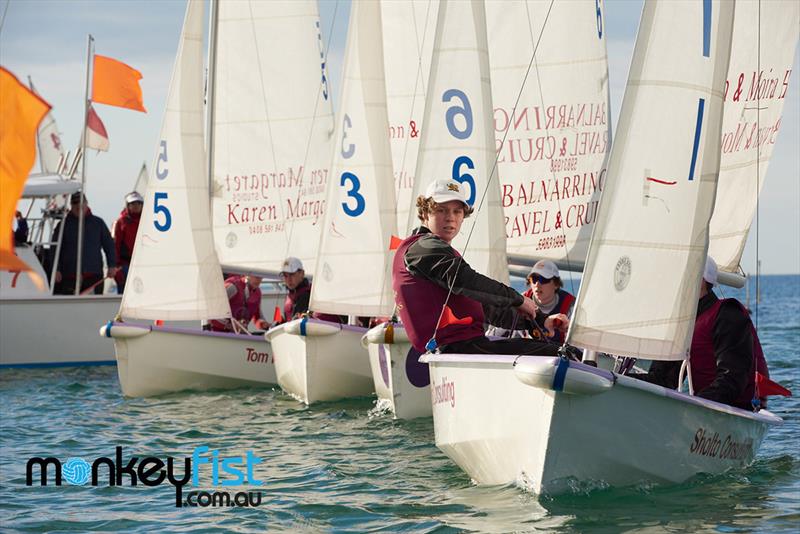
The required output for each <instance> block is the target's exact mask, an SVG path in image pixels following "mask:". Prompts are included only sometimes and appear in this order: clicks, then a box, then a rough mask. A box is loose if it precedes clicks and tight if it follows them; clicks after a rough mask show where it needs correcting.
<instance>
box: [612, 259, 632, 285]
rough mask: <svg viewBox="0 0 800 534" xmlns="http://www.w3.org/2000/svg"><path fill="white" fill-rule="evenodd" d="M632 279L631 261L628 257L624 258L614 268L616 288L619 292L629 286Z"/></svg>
mask: <svg viewBox="0 0 800 534" xmlns="http://www.w3.org/2000/svg"><path fill="white" fill-rule="evenodd" d="M630 279H631V259H630V258H629V257H628V256H622V257H621V258H620V259H619V260H618V261H617V265H616V267H614V288H615V289H616V290H617V291H622V290H623V289H625V288H626V287H627V286H628V282H629V281H630Z"/></svg>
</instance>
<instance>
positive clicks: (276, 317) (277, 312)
mask: <svg viewBox="0 0 800 534" xmlns="http://www.w3.org/2000/svg"><path fill="white" fill-rule="evenodd" d="M272 322H273V323H274V324H278V323H282V322H283V315H281V309H280V307H279V306H275V313H274V314H273V315H272Z"/></svg>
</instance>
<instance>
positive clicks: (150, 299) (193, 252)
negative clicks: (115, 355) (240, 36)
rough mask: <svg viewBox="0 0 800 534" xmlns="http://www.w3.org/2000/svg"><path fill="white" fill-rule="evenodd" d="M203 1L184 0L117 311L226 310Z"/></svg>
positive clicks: (204, 314)
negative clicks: (211, 177)
mask: <svg viewBox="0 0 800 534" xmlns="http://www.w3.org/2000/svg"><path fill="white" fill-rule="evenodd" d="M203 118H204V113H203V2H202V0H190V1H189V3H188V5H187V7H186V18H185V19H184V23H183V32H182V34H181V40H180V43H179V45H178V54H177V56H176V58H175V66H174V67H173V70H172V80H171V82H170V86H169V93H168V97H167V105H166V109H165V111H164V122H163V125H162V127H161V136H160V138H159V139H160V141H159V145H158V149H157V153H156V157H155V162H154V165H153V168H154V169H155V177H154V179H153V180H152V183H151V184H150V186H149V187H148V188H147V192H146V196H145V203H144V205H145V206H147V208H146V209H145V210H144V211H143V212H142V219H141V222H140V224H139V231H138V233H137V235H136V247H135V249H134V254H133V260H132V261H131V266H130V271H129V272H128V282H127V286H126V288H125V293H124V295H123V297H122V305H121V309H120V314H121V315H122V316H123V317H124V318H131V319H166V320H193V319H209V318H213V317H229V316H230V307H229V306H228V298H227V295H226V294H225V289H224V286H223V284H222V271H221V270H220V266H219V262H218V260H217V254H216V252H215V251H214V242H213V239H212V235H211V224H210V215H209V203H208V173H207V171H206V157H205V151H204V146H203Z"/></svg>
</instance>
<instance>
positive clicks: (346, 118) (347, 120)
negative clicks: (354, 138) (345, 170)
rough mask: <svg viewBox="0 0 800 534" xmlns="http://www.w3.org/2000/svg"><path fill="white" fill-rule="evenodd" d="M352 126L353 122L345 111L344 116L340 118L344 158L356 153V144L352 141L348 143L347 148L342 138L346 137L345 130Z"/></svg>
mask: <svg viewBox="0 0 800 534" xmlns="http://www.w3.org/2000/svg"><path fill="white" fill-rule="evenodd" d="M352 127H353V123H352V121H351V120H350V117H349V116H348V115H347V113H345V114H344V118H343V119H342V157H343V158H344V159H349V158H352V157H353V154H355V153H356V145H354V144H353V143H350V145H349V146H348V147H347V148H345V146H344V140H345V139H347V130H348V129H350V128H352Z"/></svg>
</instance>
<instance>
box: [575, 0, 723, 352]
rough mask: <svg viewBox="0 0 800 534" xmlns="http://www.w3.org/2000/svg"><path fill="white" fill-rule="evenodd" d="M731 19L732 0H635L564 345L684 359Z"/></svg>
mask: <svg viewBox="0 0 800 534" xmlns="http://www.w3.org/2000/svg"><path fill="white" fill-rule="evenodd" d="M732 28H733V3H732V2H727V1H712V0H703V2H672V1H659V0H648V1H646V2H645V6H644V10H643V12H642V19H641V23H640V26H639V34H638V36H637V39H636V47H635V49H634V55H633V60H632V63H631V68H630V73H629V77H628V85H627V87H626V90H625V98H624V100H623V104H622V110H621V113H620V120H619V125H618V127H617V134H616V138H615V140H614V145H613V147H612V149H611V156H610V161H609V166H608V176H609V178H608V180H607V181H606V184H605V190H604V191H603V199H602V203H601V204H602V205H601V207H600V213H599V216H598V220H597V223H596V226H595V229H594V234H593V236H592V242H591V245H590V250H589V257H588V259H587V264H586V269H585V270H584V279H583V281H582V283H581V289H580V292H579V296H578V301H577V303H576V305H575V311H574V312H573V320H572V324H571V326H570V332H569V335H568V342H569V343H571V344H573V345H576V346H579V347H583V348H589V349H594V350H599V351H603V352H609V353H612V354H622V355H629V354H630V355H638V356H642V357H645V358H653V359H683V358H685V355H686V349H687V348H688V345H689V341H690V338H691V334H692V327H693V325H694V319H695V311H696V309H697V296H698V294H699V289H700V276H701V275H700V273H701V272H702V268H703V265H704V262H705V256H706V250H707V248H708V223H709V220H710V218H711V211H712V208H713V205H714V195H715V190H716V184H717V176H718V174H719V154H720V152H719V143H720V136H719V134H720V129H721V126H722V99H723V94H722V92H723V89H724V84H725V76H726V74H727V71H728V58H729V56H730V46H731V33H732Z"/></svg>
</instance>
